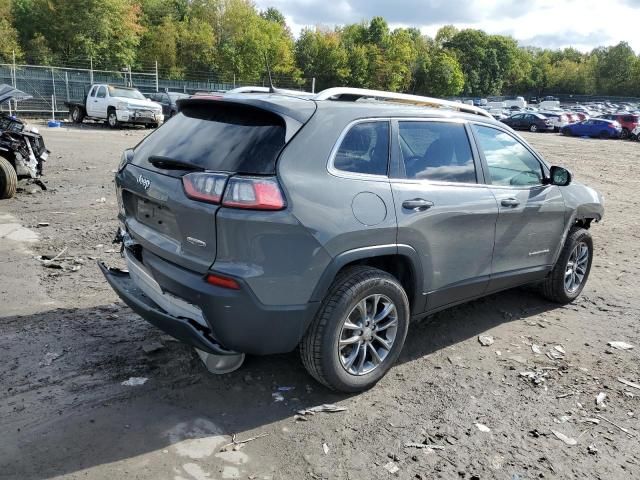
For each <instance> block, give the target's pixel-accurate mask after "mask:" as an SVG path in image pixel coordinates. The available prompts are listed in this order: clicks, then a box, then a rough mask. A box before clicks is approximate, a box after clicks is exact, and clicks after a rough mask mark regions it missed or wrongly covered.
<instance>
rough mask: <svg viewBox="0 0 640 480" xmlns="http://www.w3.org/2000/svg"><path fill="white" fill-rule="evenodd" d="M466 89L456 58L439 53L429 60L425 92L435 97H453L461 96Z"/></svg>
mask: <svg viewBox="0 0 640 480" xmlns="http://www.w3.org/2000/svg"><path fill="white" fill-rule="evenodd" d="M463 87H464V75H463V73H462V68H461V67H460V64H459V63H458V61H457V60H456V58H455V57H454V56H453V55H451V54H449V53H447V52H444V51H439V52H437V53H436V54H435V55H433V56H432V57H431V58H430V59H429V65H428V68H427V70H426V75H425V85H424V87H423V88H424V91H423V92H420V93H425V94H428V95H430V96H433V97H452V96H455V95H458V94H460V92H462V89H463Z"/></svg>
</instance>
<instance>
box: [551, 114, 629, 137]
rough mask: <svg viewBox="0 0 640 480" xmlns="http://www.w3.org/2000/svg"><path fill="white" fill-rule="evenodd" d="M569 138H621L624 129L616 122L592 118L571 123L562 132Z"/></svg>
mask: <svg viewBox="0 0 640 480" xmlns="http://www.w3.org/2000/svg"><path fill="white" fill-rule="evenodd" d="M560 133H562V135H567V136H569V137H571V136H576V137H598V138H620V136H621V135H622V127H621V126H620V124H619V123H618V122H616V121H614V120H605V119H600V118H590V119H589V120H585V121H583V122H577V123H571V124H569V125H567V126H565V127H562V129H561V130H560Z"/></svg>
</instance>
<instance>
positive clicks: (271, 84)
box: [264, 52, 276, 93]
mask: <svg viewBox="0 0 640 480" xmlns="http://www.w3.org/2000/svg"><path fill="white" fill-rule="evenodd" d="M264 63H266V64H267V73H268V74H269V93H275V92H276V87H274V86H273V79H272V78H271V67H270V66H269V59H268V58H267V52H264Z"/></svg>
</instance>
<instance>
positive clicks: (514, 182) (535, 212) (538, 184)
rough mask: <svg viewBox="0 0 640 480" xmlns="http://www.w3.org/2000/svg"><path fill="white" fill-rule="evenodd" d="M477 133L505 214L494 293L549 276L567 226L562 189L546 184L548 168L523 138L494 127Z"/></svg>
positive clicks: (501, 219) (476, 129) (496, 257)
mask: <svg viewBox="0 0 640 480" xmlns="http://www.w3.org/2000/svg"><path fill="white" fill-rule="evenodd" d="M473 131H474V136H475V138H476V142H477V145H478V149H479V151H480V154H481V156H482V160H483V165H484V170H485V172H486V174H485V177H486V178H487V183H490V185H491V187H490V188H491V191H492V192H493V194H494V195H495V198H496V200H497V203H498V208H499V211H500V215H499V216H498V222H497V224H496V230H495V235H496V237H495V249H494V254H493V265H492V279H491V284H490V286H489V290H500V289H502V288H506V287H508V286H510V285H511V284H517V283H524V282H526V281H528V280H532V279H535V278H538V277H540V276H541V275H542V276H544V274H545V273H546V271H547V270H548V268H549V267H550V266H551V265H552V263H553V259H554V256H555V254H556V252H557V249H558V246H559V245H560V242H561V241H562V236H563V233H564V228H565V204H564V200H563V198H562V194H561V193H560V189H559V188H558V187H557V186H554V185H544V181H543V179H544V178H545V176H546V175H547V174H548V172H547V171H546V167H545V166H544V165H543V164H542V162H541V161H540V160H539V159H538V158H537V156H536V155H534V153H533V152H532V151H531V150H530V149H529V148H528V147H527V146H526V145H525V144H524V143H523V142H521V141H520V140H519V139H518V138H516V137H515V136H513V135H511V134H510V133H508V132H507V131H505V130H502V129H499V128H496V127H493V126H489V125H480V124H475V125H473Z"/></svg>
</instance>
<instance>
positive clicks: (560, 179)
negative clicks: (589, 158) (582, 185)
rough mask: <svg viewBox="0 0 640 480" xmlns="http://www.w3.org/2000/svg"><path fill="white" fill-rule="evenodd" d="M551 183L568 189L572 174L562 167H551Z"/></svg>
mask: <svg viewBox="0 0 640 480" xmlns="http://www.w3.org/2000/svg"><path fill="white" fill-rule="evenodd" d="M549 176H550V178H549V183H550V184H551V185H557V186H559V187H566V186H567V185H569V184H570V183H571V172H570V171H569V170H567V169H566V168H562V167H551V171H550V173H549Z"/></svg>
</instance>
